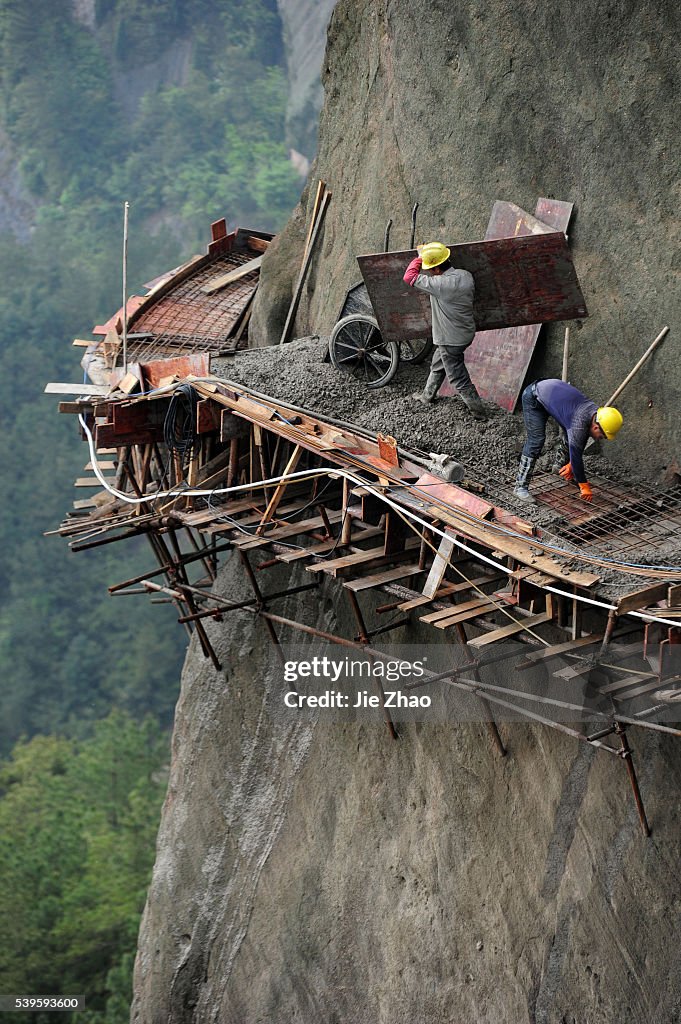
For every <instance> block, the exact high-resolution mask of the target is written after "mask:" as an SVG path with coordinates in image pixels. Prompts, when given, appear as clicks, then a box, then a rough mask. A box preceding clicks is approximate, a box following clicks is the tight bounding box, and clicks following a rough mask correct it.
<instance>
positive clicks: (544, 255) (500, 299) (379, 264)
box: [357, 232, 587, 341]
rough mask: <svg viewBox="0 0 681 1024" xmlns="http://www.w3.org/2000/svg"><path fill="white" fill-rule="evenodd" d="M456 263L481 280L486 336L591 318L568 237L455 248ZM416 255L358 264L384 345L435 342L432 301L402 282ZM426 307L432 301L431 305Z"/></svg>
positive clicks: (381, 256) (479, 317)
mask: <svg viewBox="0 0 681 1024" xmlns="http://www.w3.org/2000/svg"><path fill="white" fill-rule="evenodd" d="M451 249H452V262H453V263H454V266H456V267H462V268H463V269H465V270H468V271H470V272H471V273H472V274H473V276H474V278H475V293H476V299H475V320H476V323H477V324H479V325H480V327H481V328H482V329H483V330H491V329H494V328H497V327H517V326H519V325H521V324H530V323H540V322H542V321H548V320H572V319H575V318H578V317H579V318H581V317H585V316H586V315H587V311H586V303H585V302H584V296H583V295H582V292H581V289H580V287H579V281H578V280H577V275H576V273H575V268H574V265H573V263H572V257H571V255H570V251H569V249H568V247H567V242H566V239H565V235H564V234H563V233H562V232H552V233H551V234H545V235H528V236H527V237H520V238H500V239H492V240H490V241H483V242H469V243H467V244H465V245H454V246H452V247H451ZM414 255H415V252H414V250H411V251H407V252H387V253H377V254H375V255H367V256H358V257H357V261H358V263H359V266H360V270H361V271H362V276H363V278H364V281H365V283H366V286H367V291H368V292H369V297H370V299H371V304H372V306H373V309H374V313H375V314H376V318H377V320H378V323H379V326H380V328H381V332H382V334H383V337H384V338H385V339H386V340H388V341H406V340H409V339H411V338H422V337H424V336H425V335H428V334H430V304H429V301H428V299H427V297H426V296H425V293H423V292H419V291H418V290H417V289H415V288H410V287H409V286H408V285H406V284H405V283H404V281H403V279H402V278H403V274H404V271H405V269H406V267H407V264H408V263H409V261H410V260H411V259H413V257H414ZM424 299H425V301H424Z"/></svg>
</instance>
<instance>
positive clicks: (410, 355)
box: [400, 338, 433, 364]
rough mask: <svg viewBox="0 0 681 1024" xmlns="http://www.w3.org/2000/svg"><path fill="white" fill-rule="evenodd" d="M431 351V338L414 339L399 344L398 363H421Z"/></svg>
mask: <svg viewBox="0 0 681 1024" xmlns="http://www.w3.org/2000/svg"><path fill="white" fill-rule="evenodd" d="M432 351H433V339H432V338H415V339H413V340H412V341H401V342H400V362H402V363H412V364H414V363H422V362H423V360H424V359H427V358H428V356H429V355H430V354H431V352H432Z"/></svg>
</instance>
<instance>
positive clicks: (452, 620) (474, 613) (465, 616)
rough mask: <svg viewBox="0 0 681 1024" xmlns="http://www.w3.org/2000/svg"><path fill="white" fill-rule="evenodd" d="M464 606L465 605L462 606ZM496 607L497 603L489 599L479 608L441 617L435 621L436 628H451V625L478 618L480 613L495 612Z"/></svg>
mask: <svg viewBox="0 0 681 1024" xmlns="http://www.w3.org/2000/svg"><path fill="white" fill-rule="evenodd" d="M462 607H463V606H462ZM495 609H496V605H495V604H494V603H493V602H491V601H488V602H487V603H486V604H481V605H479V606H478V607H477V608H469V609H468V610H467V611H465V612H459V613H458V614H457V615H450V616H449V618H448V619H439V620H438V621H437V622H434V623H433V625H434V626H435V629H449V627H450V626H456V625H458V624H459V623H461V622H468V620H469V619H477V618H478V616H480V615H487V613H488V612H493V611H495Z"/></svg>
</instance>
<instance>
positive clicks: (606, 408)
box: [596, 405, 622, 441]
mask: <svg viewBox="0 0 681 1024" xmlns="http://www.w3.org/2000/svg"><path fill="white" fill-rule="evenodd" d="M596 423H597V424H598V426H599V427H600V428H601V430H602V431H603V433H604V434H605V436H606V437H607V439H608V441H612V439H613V437H614V436H615V434H616V433H617V431H618V430H619V429H620V427H621V426H622V413H621V412H620V411H619V410H618V409H615V408H614V406H612V405H602V406H601V408H600V409H599V410H598V412H597V413H596Z"/></svg>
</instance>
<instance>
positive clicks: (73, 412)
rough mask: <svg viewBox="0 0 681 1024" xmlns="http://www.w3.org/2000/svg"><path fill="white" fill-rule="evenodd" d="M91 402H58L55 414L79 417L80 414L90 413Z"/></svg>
mask: <svg viewBox="0 0 681 1024" xmlns="http://www.w3.org/2000/svg"><path fill="white" fill-rule="evenodd" d="M93 408H94V406H93V404H92V402H88V401H82V402H59V404H58V405H57V412H61V413H67V414H68V415H70V416H80V414H81V413H85V412H92V409H93Z"/></svg>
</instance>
